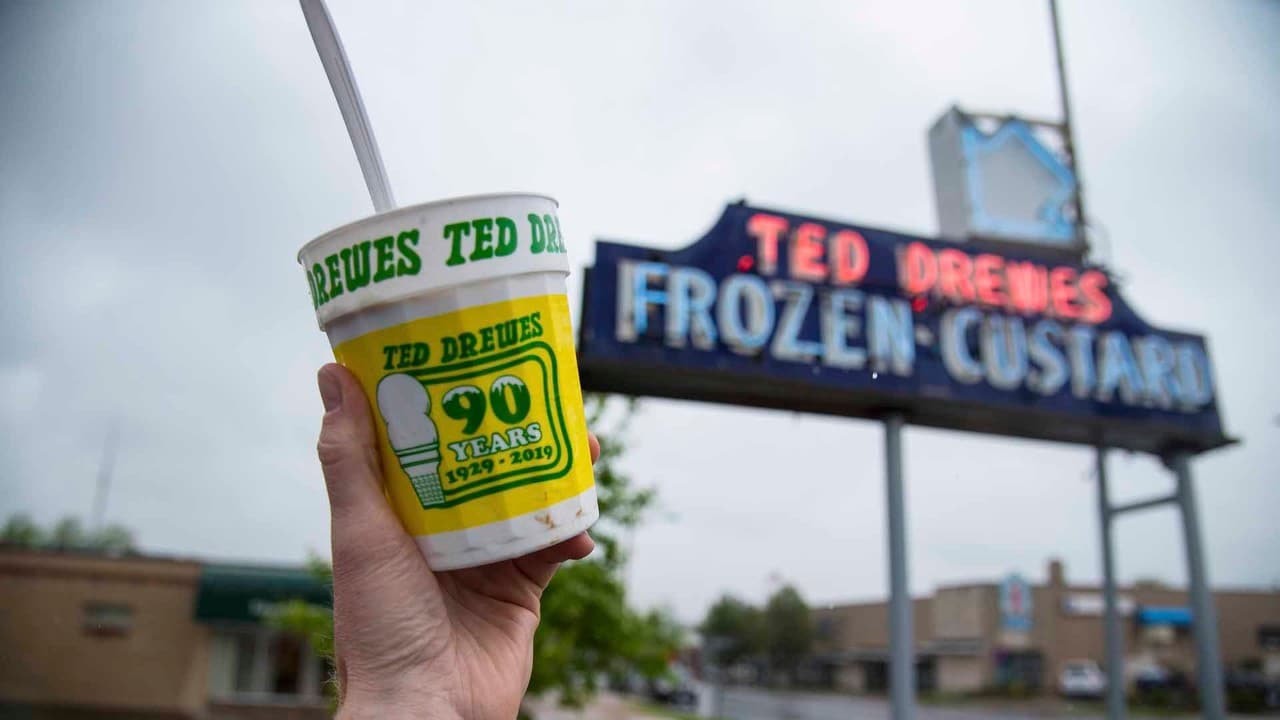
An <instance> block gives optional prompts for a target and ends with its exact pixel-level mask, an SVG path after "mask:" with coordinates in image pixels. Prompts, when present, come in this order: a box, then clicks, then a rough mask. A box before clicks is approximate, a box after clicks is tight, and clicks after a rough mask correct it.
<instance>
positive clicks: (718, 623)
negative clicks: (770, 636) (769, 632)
mask: <svg viewBox="0 0 1280 720" xmlns="http://www.w3.org/2000/svg"><path fill="white" fill-rule="evenodd" d="M698 630H699V632H701V634H702V637H703V639H704V642H705V646H706V647H707V649H708V652H709V653H710V654H711V658H710V659H711V662H712V663H714V664H715V665H716V666H718V667H722V668H727V667H732V666H734V665H737V664H738V663H741V662H743V661H745V660H748V659H750V658H752V657H755V656H757V655H759V654H760V653H761V652H763V650H764V645H765V643H764V616H763V615H762V614H761V612H760V609H759V608H757V607H754V606H752V605H750V604H748V603H745V602H743V601H741V600H739V599H737V598H735V597H733V596H731V595H725V596H723V597H721V598H720V599H719V600H717V601H716V603H715V604H714V605H712V606H711V608H710V609H709V610H707V616H706V618H705V619H704V620H703V621H702V625H701V626H699V628H698Z"/></svg>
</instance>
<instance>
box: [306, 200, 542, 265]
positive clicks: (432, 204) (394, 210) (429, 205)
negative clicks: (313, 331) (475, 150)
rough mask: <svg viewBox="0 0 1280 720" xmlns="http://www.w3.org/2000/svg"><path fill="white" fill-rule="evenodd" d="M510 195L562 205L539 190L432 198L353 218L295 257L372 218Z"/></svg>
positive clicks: (315, 240)
mask: <svg viewBox="0 0 1280 720" xmlns="http://www.w3.org/2000/svg"><path fill="white" fill-rule="evenodd" d="M509 197H532V198H541V199H543V200H550V201H551V204H552V205H554V206H555V207H556V208H557V209H558V208H559V207H560V201H559V200H556V199H555V198H553V197H551V196H550V195H547V194H545V193H538V192H520V191H515V192H493V193H479V194H476V195H455V196H454V197H449V198H444V199H443V200H432V201H430V202H425V203H418V204H416V205H405V206H404V207H398V208H392V209H390V210H386V211H384V212H380V213H374V214H373V215H367V216H365V217H362V218H360V219H359V220H352V221H351V222H349V223H346V224H345V225H340V226H338V227H336V228H334V229H332V230H329V231H327V232H325V233H323V234H321V235H320V236H319V237H317V238H315V239H314V240H311V241H310V242H308V243H307V244H305V245H303V246H302V248H301V249H299V250H298V254H297V256H296V257H295V259H296V260H297V262H298V264H299V265H302V264H303V262H302V256H303V255H305V254H307V252H308V251H310V250H311V249H313V248H314V247H315V246H317V245H322V244H324V243H325V241H327V240H330V239H331V238H333V237H334V236H335V235H340V234H344V233H347V232H349V231H351V230H352V229H354V228H355V227H357V226H359V225H363V224H365V223H367V222H369V221H370V220H379V219H384V218H389V217H395V216H397V215H402V214H405V213H411V212H416V211H420V210H428V209H434V208H438V207H441V206H445V205H454V204H457V203H462V202H471V201H474V200H493V199H496V198H509Z"/></svg>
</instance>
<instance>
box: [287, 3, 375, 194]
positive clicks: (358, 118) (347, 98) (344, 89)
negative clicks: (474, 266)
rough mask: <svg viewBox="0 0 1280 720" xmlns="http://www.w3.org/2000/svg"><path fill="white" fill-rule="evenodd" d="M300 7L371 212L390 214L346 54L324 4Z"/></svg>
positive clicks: (370, 132)
mask: <svg viewBox="0 0 1280 720" xmlns="http://www.w3.org/2000/svg"><path fill="white" fill-rule="evenodd" d="M301 3H302V14H303V15H304V16H305V17H306V18H307V27H308V28H309V29H310V30H311V39H312V40H314V41H315V44H316V52H317V53H319V54H320V62H321V64H323V65H324V72H325V74H326V75H328V76H329V85H330V87H332V88H333V96H334V97H335V98H337V100H338V109H339V110H341V111H342V120H343V122H345V123H346V124H347V134H349V135H350V136H351V145H352V147H354V148H355V150H356V159H357V160H359V161H360V170H361V171H362V172H363V173H364V183H365V185H367V186H369V197H370V198H372V199H373V209H374V210H375V211H377V212H385V211H387V210H390V209H392V208H394V207H395V206H396V199H395V196H393V195H392V194H391V183H390V182H389V181H388V180H387V171H386V169H385V168H384V167H383V166H382V154H381V153H379V152H378V142H377V140H374V138H373V129H372V128H371V127H370V126H369V116H368V115H366V114H365V112H364V102H363V101H361V100H360V90H359V89H357V88H356V79H355V77H354V76H353V75H352V74H351V65H350V64H349V63H348V62H347V53H346V52H345V51H344V50H343V49H342V41H341V40H339V39H338V31H337V29H335V28H334V27H333V18H332V17H330V16H329V8H328V7H326V6H325V4H324V0H301Z"/></svg>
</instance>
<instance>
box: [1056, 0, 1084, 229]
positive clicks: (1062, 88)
mask: <svg viewBox="0 0 1280 720" xmlns="http://www.w3.org/2000/svg"><path fill="white" fill-rule="evenodd" d="M1049 17H1050V19H1051V20H1052V21H1053V56H1054V59H1055V60H1057V63H1058V98H1059V100H1060V101H1061V103H1062V149H1063V151H1064V152H1065V153H1066V155H1067V160H1068V162H1070V164H1071V171H1072V173H1074V174H1075V176H1076V192H1075V206H1076V241H1077V242H1079V243H1080V248H1081V250H1082V251H1083V250H1084V249H1085V247H1086V243H1087V242H1088V239H1087V238H1086V236H1085V228H1084V226H1085V214H1084V181H1083V180H1082V179H1081V178H1080V163H1078V162H1076V143H1075V139H1074V138H1073V137H1072V125H1071V98H1070V97H1069V96H1068V93H1067V64H1066V62H1065V61H1064V60H1063V59H1062V29H1061V27H1060V26H1059V24H1058V0H1049Z"/></svg>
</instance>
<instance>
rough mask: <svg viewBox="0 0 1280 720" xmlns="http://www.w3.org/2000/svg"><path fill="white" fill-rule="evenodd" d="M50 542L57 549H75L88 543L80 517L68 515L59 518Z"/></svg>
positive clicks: (50, 545)
mask: <svg viewBox="0 0 1280 720" xmlns="http://www.w3.org/2000/svg"><path fill="white" fill-rule="evenodd" d="M48 544H49V547H51V548H53V549H55V550H74V549H78V548H83V547H85V546H86V545H88V537H87V536H86V535H85V532H84V527H83V526H82V525H81V524H80V518H77V517H75V516H74V515H68V516H66V517H64V518H62V519H61V520H59V521H58V524H56V525H54V526H53V532H52V533H50V535H49V542H48Z"/></svg>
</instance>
